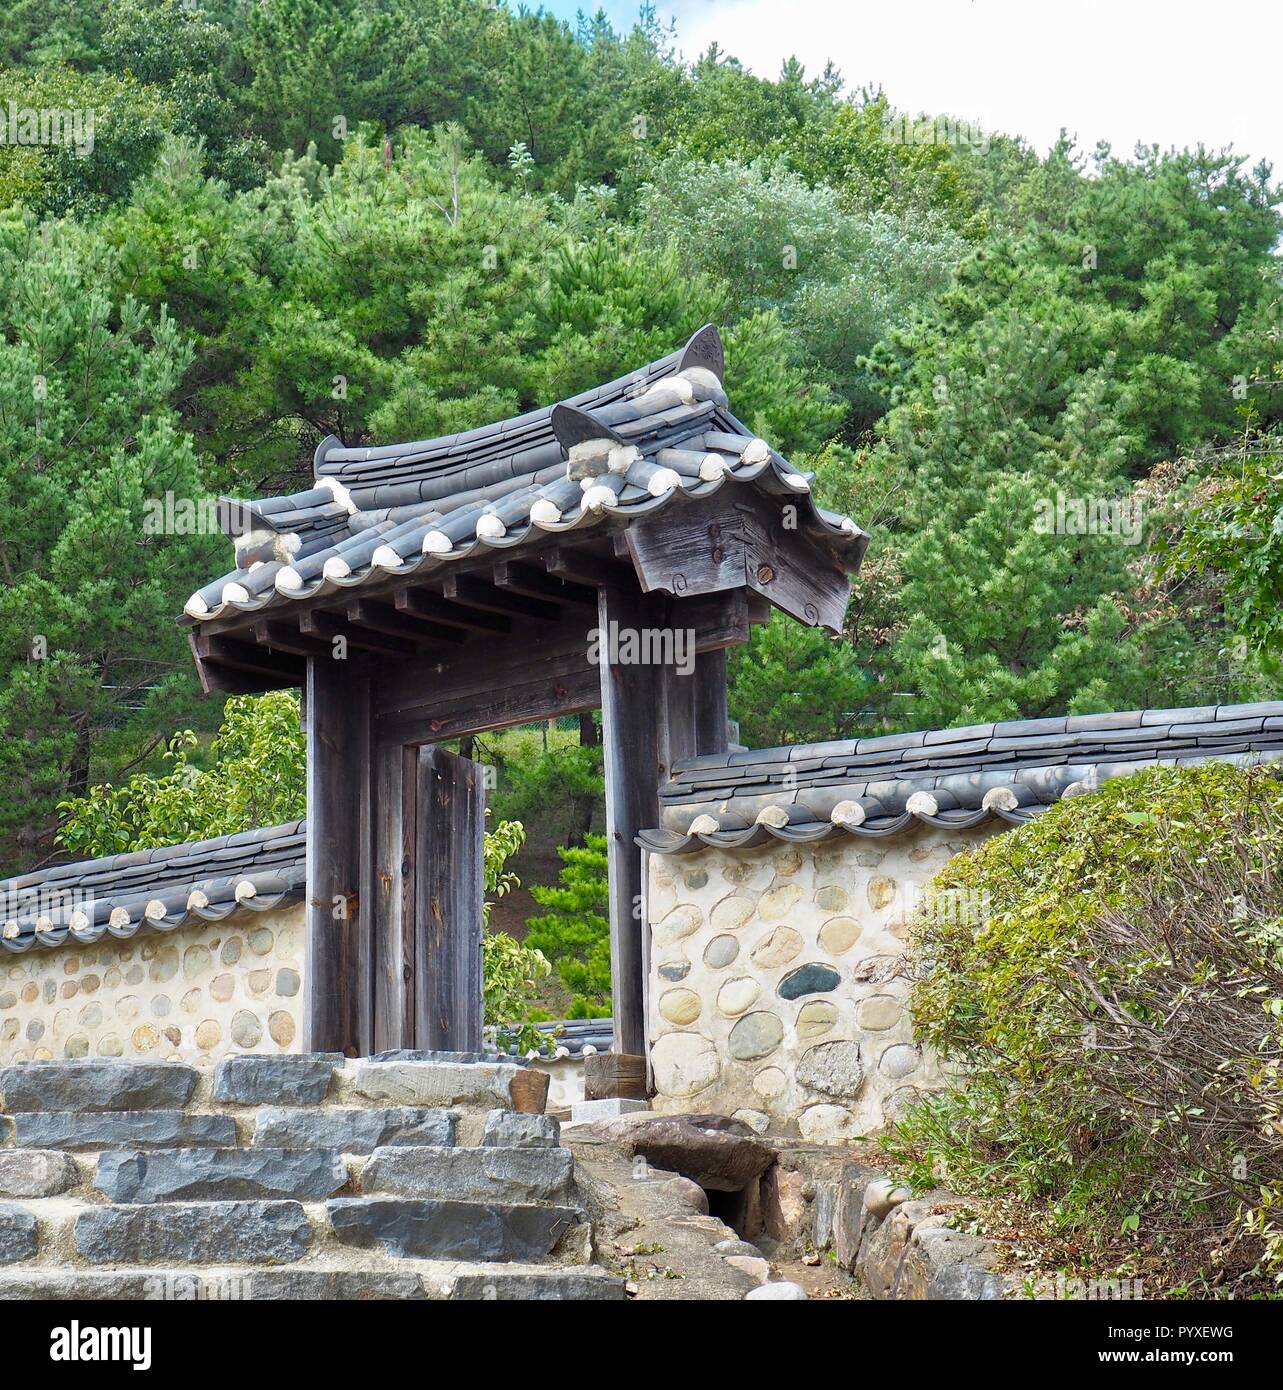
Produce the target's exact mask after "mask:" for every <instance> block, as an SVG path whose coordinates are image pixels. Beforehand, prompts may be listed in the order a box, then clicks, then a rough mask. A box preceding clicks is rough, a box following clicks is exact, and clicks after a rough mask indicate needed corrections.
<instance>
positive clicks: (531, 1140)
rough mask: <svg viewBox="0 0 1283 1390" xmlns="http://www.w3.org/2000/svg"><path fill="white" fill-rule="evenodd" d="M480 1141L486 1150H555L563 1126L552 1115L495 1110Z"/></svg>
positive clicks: (490, 1114) (487, 1119)
mask: <svg viewBox="0 0 1283 1390" xmlns="http://www.w3.org/2000/svg"><path fill="white" fill-rule="evenodd" d="M481 1142H482V1143H483V1144H484V1145H485V1146H486V1147H487V1148H517V1149H533V1148H556V1146H557V1145H558V1144H559V1143H560V1142H561V1124H560V1122H559V1121H558V1120H557V1118H556V1117H555V1116H553V1115H522V1114H520V1113H518V1112H517V1111H515V1110H492V1111H490V1113H489V1114H488V1115H487V1116H486V1128H485V1133H484V1135H483V1136H482V1139H481Z"/></svg>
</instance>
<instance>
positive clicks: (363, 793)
mask: <svg viewBox="0 0 1283 1390" xmlns="http://www.w3.org/2000/svg"><path fill="white" fill-rule="evenodd" d="M305 679H306V681H307V687H306V702H305V709H306V720H307V906H306V914H305V916H306V930H307V969H306V985H305V988H306V991H307V1004H306V1010H305V1014H304V1028H303V1046H304V1048H305V1049H306V1050H308V1051H310V1052H343V1053H346V1054H347V1055H348V1056H349V1057H357V1056H363V1055H364V1054H366V1053H368V1052H369V1051H370V1041H371V1035H370V1029H371V1025H372V1018H371V988H372V978H371V973H370V931H371V917H372V911H371V903H370V900H369V894H368V893H364V892H363V891H362V887H363V884H364V883H365V882H366V881H367V879H368V875H369V872H370V849H371V845H370V832H369V826H370V802H371V780H370V682H369V679H368V678H367V677H365V676H361V675H358V674H355V673H353V671H352V670H351V668H350V667H349V665H348V663H347V662H346V661H336V660H334V659H333V658H332V657H330V656H327V655H320V656H312V657H308V660H307V674H306V678H305Z"/></svg>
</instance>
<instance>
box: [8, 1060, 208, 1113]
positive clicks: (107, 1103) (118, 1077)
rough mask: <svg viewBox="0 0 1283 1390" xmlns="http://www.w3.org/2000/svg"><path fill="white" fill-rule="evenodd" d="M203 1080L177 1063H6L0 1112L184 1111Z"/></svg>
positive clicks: (194, 1072)
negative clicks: (7, 1064)
mask: <svg viewBox="0 0 1283 1390" xmlns="http://www.w3.org/2000/svg"><path fill="white" fill-rule="evenodd" d="M199 1080H200V1073H199V1072H198V1071H197V1070H196V1068H195V1067H188V1066H183V1065H181V1064H180V1063H177V1062H124V1061H93V1062H23V1063H21V1064H20V1065H16V1066H10V1067H0V1110H5V1111H7V1112H8V1113H9V1114H10V1115H13V1114H16V1113H19V1112H31V1111H55V1112H59V1113H66V1112H68V1111H79V1112H83V1111H91V1112H92V1111H102V1110H114V1111H119V1110H182V1109H183V1107H184V1106H186V1104H187V1103H188V1101H189V1100H191V1098H192V1093H193V1092H194V1091H195V1089H196V1083H197V1082H198V1081H199Z"/></svg>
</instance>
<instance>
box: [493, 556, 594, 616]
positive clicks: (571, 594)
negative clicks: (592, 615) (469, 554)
mask: <svg viewBox="0 0 1283 1390" xmlns="http://www.w3.org/2000/svg"><path fill="white" fill-rule="evenodd" d="M493 573H494V582H495V584H496V585H497V586H498V587H499V588H500V589H506V590H508V591H509V592H511V593H514V594H525V595H526V596H527V597H529V598H541V599H547V600H549V601H550V602H552V603H560V604H572V603H573V604H577V605H579V606H581V607H585V608H591V609H593V611H594V612H595V611H596V608H597V590H596V589H589V588H585V587H584V585H582V584H570V583H567V582H566V580H564V579H557V578H555V577H554V576H553V575H551V574H549V573H547V571H545V570H542V569H536V568H535V567H534V566H533V565H523V564H521V563H520V561H517V560H500V561H499V563H498V564H497V565H496V566H495V567H494V572H493Z"/></svg>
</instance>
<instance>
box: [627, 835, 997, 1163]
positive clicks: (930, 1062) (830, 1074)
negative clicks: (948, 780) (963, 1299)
mask: <svg viewBox="0 0 1283 1390" xmlns="http://www.w3.org/2000/svg"><path fill="white" fill-rule="evenodd" d="M991 833H993V831H992V829H981V830H978V831H972V832H968V833H963V834H960V833H958V832H956V831H952V832H944V831H939V830H933V829H925V828H924V829H920V830H918V831H917V832H916V833H915V832H910V833H909V834H906V835H902V836H897V837H895V838H893V839H890V840H885V841H878V840H870V839H861V838H859V837H855V836H851V837H843V838H841V839H837V840H832V841H829V842H827V843H824V844H820V845H816V846H814V847H793V846H785V845H782V844H781V845H779V846H778V847H773V848H770V849H758V850H745V851H742V852H726V851H722V850H706V851H704V852H702V853H700V854H695V855H681V856H676V855H675V856H663V855H657V854H656V855H651V856H650V867H649V884H648V928H649V931H650V979H649V982H648V983H649V1001H648V1009H649V1018H648V1037H649V1040H650V1053H651V1064H652V1069H653V1073H654V1081H655V1086H656V1089H657V1094H656V1097H655V1100H654V1107H655V1109H657V1110H660V1111H664V1112H668V1113H673V1112H684V1113H688V1114H689V1113H699V1112H713V1113H719V1114H727V1115H736V1116H738V1117H739V1118H740V1119H743V1120H745V1121H746V1122H747V1123H749V1124H750V1125H752V1126H753V1127H754V1128H755V1129H757V1130H759V1131H765V1130H767V1129H770V1130H771V1131H773V1132H779V1133H790V1134H798V1133H800V1134H801V1135H802V1136H803V1137H804V1138H807V1139H814V1140H817V1141H831V1140H835V1139H844V1138H854V1137H857V1136H860V1135H868V1134H876V1133H878V1132H880V1131H881V1130H882V1129H884V1128H885V1126H886V1124H887V1122H888V1120H889V1119H890V1118H892V1117H893V1116H894V1115H895V1113H896V1111H897V1108H898V1107H899V1106H901V1105H902V1104H904V1103H905V1102H906V1101H907V1100H909V1099H911V1098H913V1097H915V1096H917V1095H919V1094H921V1093H922V1092H924V1091H927V1090H930V1089H933V1088H938V1087H939V1086H940V1085H942V1084H943V1077H942V1075H941V1072H940V1069H939V1067H938V1065H937V1063H936V1060H935V1058H934V1057H933V1056H931V1055H929V1054H925V1053H924V1051H923V1049H921V1048H920V1047H919V1046H918V1045H917V1044H916V1042H915V1040H914V1038H913V1030H912V1024H911V1020H910V1017H909V1011H908V1007H907V1000H908V993H909V989H908V982H907V980H905V979H904V978H903V977H902V976H899V977H898V976H897V971H898V970H899V969H900V966H901V965H902V957H903V953H904V949H905V944H906V937H907V934H908V922H909V918H910V917H911V915H912V913H913V911H914V909H915V907H916V906H917V903H918V901H919V899H920V896H921V891H922V889H923V887H924V886H925V885H926V884H927V883H929V882H930V880H931V879H932V878H933V877H934V875H935V874H936V873H937V872H938V871H939V870H940V869H941V868H942V867H943V866H944V865H945V864H946V863H947V862H948V861H949V859H950V858H951V857H952V856H953V855H954V854H955V853H957V852H959V851H961V850H963V849H966V848H969V847H971V846H973V845H976V844H979V843H980V842H982V841H983V840H984V839H985V838H987V836H988V835H989V834H991ZM799 971H802V972H803V973H801V974H799V973H797V972H799ZM789 996H793V997H789Z"/></svg>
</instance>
